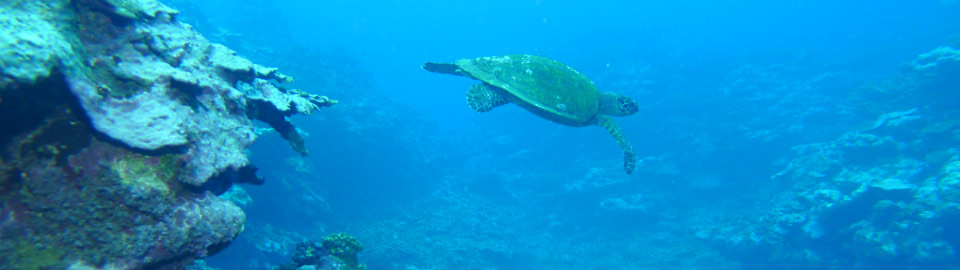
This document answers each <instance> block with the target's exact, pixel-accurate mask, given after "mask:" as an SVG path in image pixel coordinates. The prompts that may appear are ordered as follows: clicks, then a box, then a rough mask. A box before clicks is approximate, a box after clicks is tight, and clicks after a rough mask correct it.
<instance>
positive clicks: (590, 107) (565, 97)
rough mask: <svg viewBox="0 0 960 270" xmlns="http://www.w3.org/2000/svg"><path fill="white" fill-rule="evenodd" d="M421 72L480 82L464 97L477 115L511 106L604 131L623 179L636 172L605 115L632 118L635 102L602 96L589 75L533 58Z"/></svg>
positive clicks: (436, 66) (437, 66)
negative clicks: (617, 151)
mask: <svg viewBox="0 0 960 270" xmlns="http://www.w3.org/2000/svg"><path fill="white" fill-rule="evenodd" d="M423 69H426V70H427V71H430V72H436V73H443V74H451V75H457V76H465V77H470V78H473V79H477V80H480V81H482V83H480V84H476V85H473V86H471V87H470V90H469V91H468V92H467V103H468V104H469V105H470V108H472V109H474V110H476V111H477V112H487V111H490V110H491V109H493V108H495V107H497V106H500V105H503V104H507V103H513V104H517V105H519V106H520V107H523V108H524V109H526V110H528V111H530V112H532V113H534V114H536V115H539V116H540V117H543V118H546V119H547V120H550V121H553V122H556V123H560V124H563V125H568V126H575V127H582V126H590V125H598V126H602V127H604V128H605V129H607V131H608V132H610V135H613V138H614V139H616V140H617V143H618V144H620V148H621V149H623V168H624V170H626V172H627V174H630V173H631V172H633V168H634V167H636V159H635V158H634V153H633V146H631V145H630V142H628V141H627V139H626V138H624V136H623V134H621V133H620V127H618V126H617V123H616V122H614V121H613V119H611V118H610V117H609V116H624V115H631V114H634V113H636V112H637V110H638V108H637V102H636V101H633V99H631V98H630V97H627V96H624V95H620V94H617V93H613V92H602V93H601V92H600V91H599V90H597V87H596V86H595V85H593V82H591V81H590V79H589V78H587V76H584V75H583V74H580V72H577V71H576V70H574V69H573V68H571V67H569V66H567V65H564V64H563V63H560V62H557V61H555V60H552V59H549V58H546V57H542V56H535V55H504V56H491V57H480V58H476V59H461V60H457V61H456V62H455V63H430V62H428V63H426V64H424V65H423Z"/></svg>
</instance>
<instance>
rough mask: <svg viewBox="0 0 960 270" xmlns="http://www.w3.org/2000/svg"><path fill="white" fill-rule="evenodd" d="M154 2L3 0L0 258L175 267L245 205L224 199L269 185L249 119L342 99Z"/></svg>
mask: <svg viewBox="0 0 960 270" xmlns="http://www.w3.org/2000/svg"><path fill="white" fill-rule="evenodd" d="M176 15H177V11H176V10H174V9H171V8H169V7H167V6H165V5H163V4H162V3H160V2H157V1H155V0H72V1H71V0H44V1H38V0H13V1H0V115H4V116H5V120H4V121H3V123H2V128H0V145H2V148H0V230H2V231H3V234H0V265H4V266H5V267H10V268H11V269H48V268H49V269H64V268H73V269H88V268H100V269H141V268H159V269H178V268H180V267H182V266H183V265H185V264H187V263H189V262H191V261H192V260H193V259H196V258H199V257H205V256H209V255H211V254H213V253H216V252H218V251H219V250H221V249H223V248H224V247H226V246H227V245H229V243H230V242H231V241H232V240H233V239H234V238H235V237H236V236H237V235H239V233H240V232H241V231H243V224H244V222H245V214H244V213H243V211H242V210H241V209H240V208H239V207H237V206H236V205H234V204H233V203H231V202H229V201H227V200H225V199H222V198H219V197H217V196H216V194H219V193H222V192H224V191H225V190H227V189H228V188H229V187H230V186H231V185H232V184H233V183H238V182H246V183H254V184H257V183H261V182H262V181H263V179H262V178H259V177H257V176H256V175H255V171H256V168H255V167H253V166H252V165H251V164H249V161H248V160H247V156H246V153H245V149H246V148H247V146H249V145H250V144H251V143H253V141H254V140H255V139H256V137H257V135H256V133H254V126H253V120H261V121H264V122H266V123H267V124H269V125H270V126H271V127H273V128H274V129H276V130H277V131H278V132H279V133H280V134H281V135H282V136H283V137H284V138H286V139H288V140H289V141H290V143H291V146H292V147H293V148H294V149H295V150H296V151H297V152H299V153H301V154H306V153H307V151H306V146H305V145H304V142H303V138H302V137H301V136H300V134H299V133H298V131H297V129H296V128H295V127H293V125H292V124H291V123H290V122H288V120H287V119H286V117H287V116H291V115H294V114H310V113H311V112H313V111H314V110H317V109H319V108H321V107H326V106H331V105H333V104H336V101H335V100H331V99H329V98H326V97H324V96H317V95H313V94H309V93H306V92H304V91H300V90H295V89H286V88H283V87H281V86H279V84H281V83H287V82H291V81H292V78H291V77H289V76H286V75H284V74H281V73H279V72H278V71H277V69H276V68H267V67H263V66H260V65H257V64H254V63H252V62H250V61H249V60H247V59H244V58H242V57H239V56H237V55H236V52H234V51H232V50H230V49H229V48H227V47H225V46H222V45H219V44H213V43H210V42H209V41H208V40H206V39H205V38H203V37H202V36H201V35H200V34H199V33H197V32H196V31H194V30H193V28H192V27H190V26H189V25H187V24H184V23H181V22H178V21H177V20H176Z"/></svg>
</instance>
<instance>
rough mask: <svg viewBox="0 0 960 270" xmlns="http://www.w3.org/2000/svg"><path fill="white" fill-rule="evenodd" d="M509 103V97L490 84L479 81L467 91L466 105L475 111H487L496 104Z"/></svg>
mask: <svg viewBox="0 0 960 270" xmlns="http://www.w3.org/2000/svg"><path fill="white" fill-rule="evenodd" d="M507 103H510V99H509V98H507V97H505V96H504V95H501V94H500V93H497V91H494V90H493V88H492V86H490V85H488V84H485V83H481V84H477V85H474V86H471V87H470V91H467V105H470V108H471V109H473V110H475V111H477V112H489V111H490V110H492V109H493V108H496V107H497V106H500V105H503V104H507Z"/></svg>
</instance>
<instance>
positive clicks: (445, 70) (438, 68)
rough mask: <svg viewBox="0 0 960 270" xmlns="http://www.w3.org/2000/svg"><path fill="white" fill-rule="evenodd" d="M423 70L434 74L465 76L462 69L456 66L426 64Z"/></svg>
mask: <svg viewBox="0 0 960 270" xmlns="http://www.w3.org/2000/svg"><path fill="white" fill-rule="evenodd" d="M422 68H423V69H425V70H427V71H429V72H434V73H442V74H450V75H457V76H462V75H463V74H461V73H460V72H461V71H460V67H458V66H457V65H455V64H447V63H433V62H426V63H424V64H423V66H422Z"/></svg>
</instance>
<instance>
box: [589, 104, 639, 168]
mask: <svg viewBox="0 0 960 270" xmlns="http://www.w3.org/2000/svg"><path fill="white" fill-rule="evenodd" d="M597 125H599V126H602V127H603V128H604V129H606V130H607V132H610V135H611V136H613V138H614V139H616V140H617V144H619V145H620V149H623V170H624V171H626V172H627V174H631V173H633V169H634V168H636V167H637V158H636V154H634V153H633V146H632V145H630V142H628V141H627V138H626V137H624V136H623V133H621V132H620V126H617V122H614V121H613V119H612V118H610V117H607V116H603V115H600V116H597Z"/></svg>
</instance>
